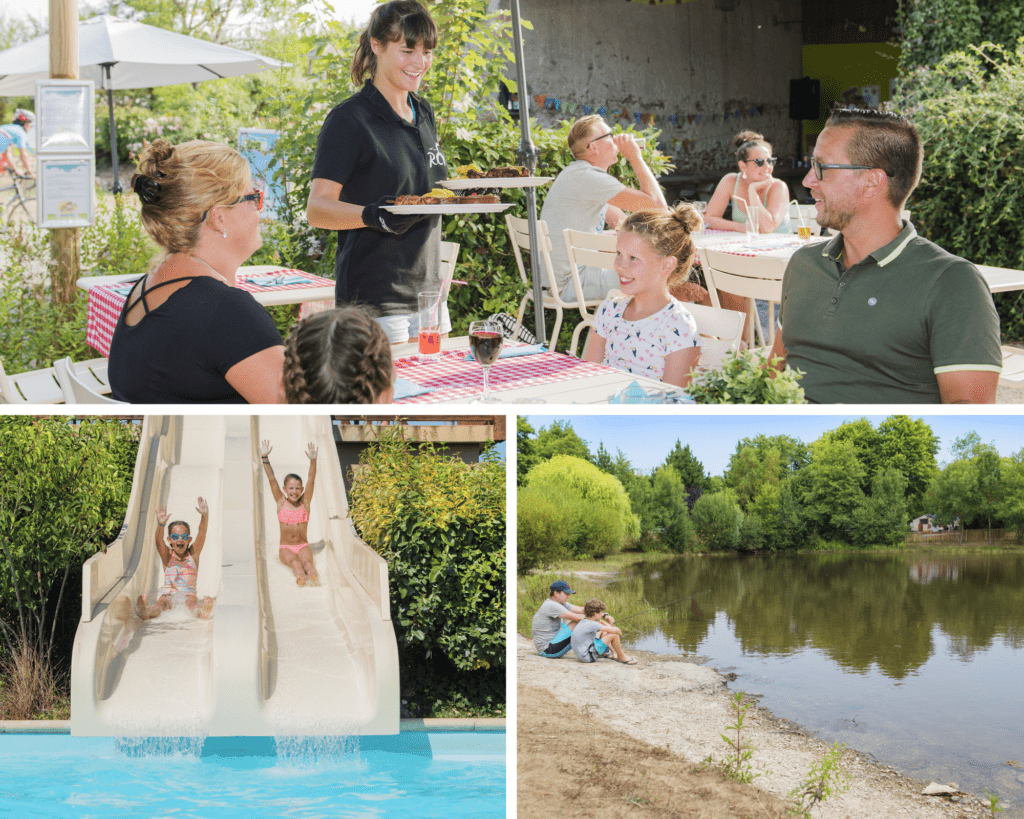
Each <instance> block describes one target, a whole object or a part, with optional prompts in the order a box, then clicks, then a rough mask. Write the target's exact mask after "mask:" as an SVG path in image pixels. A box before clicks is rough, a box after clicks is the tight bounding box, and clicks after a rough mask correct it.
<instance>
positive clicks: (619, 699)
mask: <svg viewBox="0 0 1024 819" xmlns="http://www.w3.org/2000/svg"><path fill="white" fill-rule="evenodd" d="M626 649H627V651H629V648H628V646H627V647H626ZM630 654H631V656H635V657H637V659H639V661H640V662H639V664H638V665H636V666H625V665H620V664H618V663H615V662H613V661H611V660H601V661H599V662H597V663H593V664H586V663H580V662H578V661H577V660H576V659H575V657H574V656H573V655H572V653H571V652H570V653H569V655H568V656H566V657H563V658H562V659H560V660H546V659H543V658H541V657H539V656H537V654H536V653H535V651H534V648H533V644H532V642H531V641H530V640H529V639H527V638H525V637H523V636H522V635H518V640H517V662H518V669H519V671H518V680H519V684H520V686H519V710H520V713H521V714H522V713H523V711H524V704H526V705H528V704H529V703H528V702H527V703H524V698H525V699H526V700H529V698H530V697H531V696H538V697H541V696H544V694H545V692H548V693H550V694H551V695H553V696H554V698H555V699H556V700H558V701H560V702H563V703H568V704H572V705H573V706H574V707H576V708H580V707H581V706H582V709H583V713H584V714H585V715H586V716H587V717H588V718H592V719H594V720H597V721H598V722H602V723H604V724H606V725H608V726H610V727H611V728H613V729H614V730H615V731H617V732H621V733H622V734H625V735H628V736H630V737H633V738H634V739H636V740H638V741H641V742H643V743H646V744H647V745H649V746H653V747H652V748H651V751H652V753H653V752H655V751H657V750H658V749H667V750H668V751H669V752H671V753H672V754H674V755H676V756H677V757H680V758H681V760H685V761H686V762H689V763H697V762H700V761H701V760H703V759H705V758H706V757H708V755H712V756H713V757H714V758H715V759H721V758H722V757H723V756H724V754H725V751H726V750H728V749H727V747H726V745H725V743H723V741H722V739H721V737H720V734H722V733H723V732H725V730H726V726H728V725H729V724H731V723H732V712H731V711H730V709H729V692H728V689H727V687H726V678H725V677H723V676H722V675H721V674H719V673H718V672H717V671H715V670H714V669H711V668H708V667H706V666H702V665H699V664H696V663H695V662H693V661H692V660H690V659H688V658H685V657H679V656H675V655H658V654H650V653H647V652H630ZM527 710H529V709H527ZM746 723H747V725H748V726H749V733H748V734H747V737H748V739H749V741H750V742H751V743H752V744H753V746H754V748H755V751H754V755H753V758H752V760H751V762H752V764H753V767H754V769H755V770H756V771H757V772H758V773H760V776H759V777H758V779H757V785H756V787H758V788H760V789H762V790H763V791H766V792H768V793H770V794H775V795H777V796H785V794H787V793H789V792H790V791H791V790H793V789H794V788H795V787H796V786H797V785H798V784H799V783H800V782H801V781H802V780H803V778H804V777H805V776H806V774H807V771H808V769H809V768H810V766H811V764H812V763H813V762H815V761H816V760H819V759H821V758H822V757H823V756H824V755H825V753H826V752H827V751H828V746H827V745H826V744H825V743H824V742H822V741H821V740H818V739H815V738H814V737H811V736H808V735H807V734H806V733H805V732H803V731H802V730H801V729H800V728H799V726H797V725H796V724H795V723H792V722H789V721H787V720H785V719H780V718H777V717H775V716H773V715H772V714H771V713H770V712H769V711H767V710H766V709H756V708H752V709H751V710H749V711H748V712H747V717H746ZM518 730H519V732H520V734H522V732H523V731H525V730H529V728H528V727H527V726H526V725H524V723H523V721H522V717H520V723H519V725H518ZM571 734H572V730H571V726H566V735H567V741H568V737H571ZM535 755H539V752H537V754H535ZM536 764H544V763H543V760H539V759H532V758H531V752H530V751H529V750H527V752H526V754H525V755H524V751H523V749H522V747H521V749H520V752H519V766H520V770H525V769H528V768H530V767H531V766H534V765H536ZM843 764H844V767H845V769H846V770H847V772H848V773H849V774H850V775H851V777H852V779H851V783H850V789H849V790H848V791H847V792H846V793H845V794H842V795H841V796H836V797H833V798H832V799H831V800H829V801H828V802H826V803H825V804H824V805H822V806H820V807H818V808H816V809H815V810H814V813H813V815H814V816H815V817H821V819H867V818H868V817H872V818H873V817H915V818H917V819H952V818H953V817H956V818H957V819H976V817H983V816H990V815H991V814H990V812H988V810H987V808H985V806H983V804H982V803H981V800H979V799H977V798H976V797H974V796H971V795H966V794H964V795H961V796H958V797H954V798H953V800H952V801H951V800H948V799H946V798H940V797H932V796H922V795H921V790H922V788H923V787H924V786H925V785H927V784H928V783H927V782H920V781H918V780H913V779H910V778H909V777H906V776H904V775H903V774H901V773H900V772H898V771H897V770H895V769H894V768H892V767H889V766H885V765H880V764H878V763H877V762H874V761H872V760H871V759H870V758H868V757H866V756H864V755H863V754H860V753H858V752H857V751H855V750H852V749H848V750H846V751H844V753H843ZM943 784H952V783H943ZM560 807H563V806H559V805H557V804H552V803H551V802H550V798H549V799H548V800H547V802H546V808H542V806H540V805H538V806H537V811H536V815H537V816H538V817H539V816H540V810H544V811H545V814H546V815H552V814H558V813H561V812H563V811H561V810H560V809H559V808H560ZM564 807H565V809H566V810H571V805H570V804H569V803H566V805H565V806H564ZM534 812H535V811H534V810H533V809H531V808H530V803H529V801H526V802H524V801H523V796H522V792H521V793H520V808H519V819H527V817H530V819H532V817H533V815H534ZM737 815H739V814H737Z"/></svg>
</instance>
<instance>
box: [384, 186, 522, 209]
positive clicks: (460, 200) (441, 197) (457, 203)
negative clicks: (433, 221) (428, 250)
mask: <svg viewBox="0 0 1024 819" xmlns="http://www.w3.org/2000/svg"><path fill="white" fill-rule="evenodd" d="M510 207H512V203H511V202H502V201H501V200H500V199H499V198H498V197H497V196H495V195H494V194H483V193H474V194H470V195H469V196H457V195H456V194H454V193H452V192H451V191H450V190H445V189H444V188H434V189H433V190H432V191H430V192H429V193H425V194H423V196H415V195H402V196H396V197H395V204H393V205H384V210H387V211H391V213H394V214H396V215H398V216H402V215H405V216H413V215H415V214H424V213H440V214H446V213H501V212H502V211H503V210H507V209H508V208H510Z"/></svg>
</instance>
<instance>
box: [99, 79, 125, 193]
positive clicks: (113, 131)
mask: <svg viewBox="0 0 1024 819" xmlns="http://www.w3.org/2000/svg"><path fill="white" fill-rule="evenodd" d="M103 71H104V72H105V73H106V75H107V111H109V112H110V162H111V164H112V165H113V166H114V188H113V191H114V196H117V195H118V194H119V193H120V192H121V177H120V175H119V174H118V170H117V123H115V122H114V88H113V84H112V83H111V82H110V63H104V64H103Z"/></svg>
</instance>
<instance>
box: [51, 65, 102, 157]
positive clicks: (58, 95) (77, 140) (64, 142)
mask: <svg viewBox="0 0 1024 819" xmlns="http://www.w3.org/2000/svg"><path fill="white" fill-rule="evenodd" d="M93 88H94V83H93V81H92V80H37V81H36V132H37V137H36V149H37V152H38V153H39V154H41V155H44V154H58V153H59V154H67V153H83V154H84V153H88V154H91V153H93V150H94V147H95V140H94V137H93V134H94V129H93Z"/></svg>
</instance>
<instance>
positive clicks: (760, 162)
mask: <svg viewBox="0 0 1024 819" xmlns="http://www.w3.org/2000/svg"><path fill="white" fill-rule="evenodd" d="M743 161H744V162H753V163H754V164H755V165H757V167H759V168H763V167H764V163H765V162H767V163H768V164H769V165H771V166H772V167H773V168H774V167H775V163H776V162H778V161H779V158H778V157H777V156H770V157H768V158H767V159H744V160H743Z"/></svg>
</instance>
